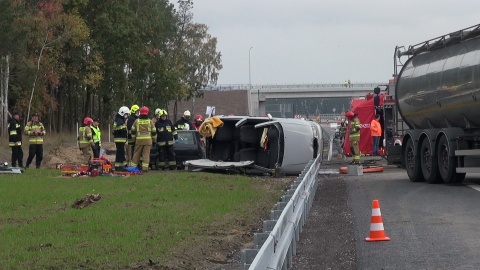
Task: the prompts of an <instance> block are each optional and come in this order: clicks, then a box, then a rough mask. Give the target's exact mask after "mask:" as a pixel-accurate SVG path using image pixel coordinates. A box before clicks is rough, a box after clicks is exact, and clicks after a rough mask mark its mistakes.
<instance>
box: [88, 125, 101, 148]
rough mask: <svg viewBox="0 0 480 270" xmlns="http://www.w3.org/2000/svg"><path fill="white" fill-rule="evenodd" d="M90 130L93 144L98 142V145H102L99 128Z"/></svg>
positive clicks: (93, 127)
mask: <svg viewBox="0 0 480 270" xmlns="http://www.w3.org/2000/svg"><path fill="white" fill-rule="evenodd" d="M90 128H91V129H92V139H93V142H94V143H97V142H98V145H99V146H101V145H102V132H101V131H100V127H95V126H91V127H90Z"/></svg>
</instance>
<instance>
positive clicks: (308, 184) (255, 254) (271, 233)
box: [241, 155, 322, 270]
mask: <svg viewBox="0 0 480 270" xmlns="http://www.w3.org/2000/svg"><path fill="white" fill-rule="evenodd" d="M321 160H322V155H318V157H317V158H316V159H315V160H311V161H310V162H309V163H308V164H307V166H305V169H304V170H303V171H302V173H301V174H300V175H299V176H298V177H297V179H296V180H295V181H294V182H293V184H292V186H291V188H290V189H289V190H288V191H287V193H286V194H285V195H284V196H282V200H281V201H280V202H278V203H277V205H276V206H275V209H274V210H272V211H271V213H270V214H271V216H270V218H271V220H265V221H264V222H263V233H256V234H254V248H253V249H244V250H242V254H241V262H242V269H243V270H246V269H249V270H266V269H288V268H289V267H291V266H292V264H293V256H294V255H295V254H296V253H297V251H296V243H297V241H298V240H299V239H300V233H301V231H302V227H303V225H304V224H305V221H306V219H307V213H308V211H309V210H310V208H311V207H312V204H313V199H314V197H315V192H316V190H317V186H318V181H317V178H316V176H317V175H318V171H319V169H320V161H321Z"/></svg>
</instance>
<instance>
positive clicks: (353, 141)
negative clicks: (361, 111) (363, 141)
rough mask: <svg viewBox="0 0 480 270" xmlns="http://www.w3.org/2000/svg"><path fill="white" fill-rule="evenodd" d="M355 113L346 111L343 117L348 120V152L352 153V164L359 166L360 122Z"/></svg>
mask: <svg viewBox="0 0 480 270" xmlns="http://www.w3.org/2000/svg"><path fill="white" fill-rule="evenodd" d="M357 115H358V114H357V113H354V112H352V111H348V112H347V113H346V114H345V116H346V117H348V118H349V119H350V120H349V128H348V132H349V138H350V150H351V151H352V156H353V160H352V164H360V129H361V126H360V120H359V119H358V117H357Z"/></svg>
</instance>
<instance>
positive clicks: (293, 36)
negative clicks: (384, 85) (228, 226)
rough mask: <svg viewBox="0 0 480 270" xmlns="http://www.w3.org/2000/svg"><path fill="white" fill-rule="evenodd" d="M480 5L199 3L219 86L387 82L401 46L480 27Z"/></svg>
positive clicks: (467, 1) (330, 0) (466, 0)
mask: <svg viewBox="0 0 480 270" xmlns="http://www.w3.org/2000/svg"><path fill="white" fill-rule="evenodd" d="M479 12H480V0H461V1H453V2H452V1H448V2H444V1H439V0H402V1H390V0H362V1H356V0H351V1H345V0H194V7H193V13H194V19H193V20H194V22H196V23H203V24H206V25H207V26H208V27H209V33H210V34H211V35H212V36H213V37H216V38H217V39H218V44H217V50H218V51H219V52H221V54H222V64H223V69H221V70H220V75H219V79H218V84H248V82H249V49H250V47H253V48H252V49H251V51H250V73H251V82H252V84H253V85H255V84H303V83H341V82H343V81H345V80H347V79H350V80H351V81H352V83H355V82H387V81H388V79H389V78H391V75H392V73H393V54H394V50H395V46H396V45H399V46H408V45H414V44H417V43H420V42H423V41H426V40H429V39H432V38H435V37H438V36H441V35H444V34H447V33H450V32H454V31H457V30H460V29H463V28H467V27H470V26H473V25H476V24H480V16H479V14H480V13H479Z"/></svg>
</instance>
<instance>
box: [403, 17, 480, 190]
mask: <svg viewBox="0 0 480 270" xmlns="http://www.w3.org/2000/svg"><path fill="white" fill-rule="evenodd" d="M479 50H480V24H479V25H475V26H472V27H469V28H465V29H462V30H459V31H456V32H453V33H450V34H446V35H443V36H440V37H437V38H434V39H430V40H427V41H425V42H422V43H419V44H416V45H412V46H408V48H405V47H403V46H402V47H398V46H397V47H396V48H395V56H396V57H395V61H394V76H395V78H396V83H395V103H396V108H397V109H398V111H399V113H400V114H401V117H402V119H403V121H404V122H405V124H406V125H407V126H408V127H409V129H408V130H406V131H405V134H404V136H403V141H402V148H401V162H402V167H404V168H405V169H406V171H407V174H408V177H409V178H410V180H411V181H413V182H418V181H426V182H428V183H437V182H444V183H459V182H462V181H463V179H464V178H465V174H466V173H479V172H480V166H479V165H478V158H479V157H480V101H478V100H477V99H478V97H480V76H479V70H480V54H479V53H478V51H479ZM402 57H406V58H407V59H406V60H405V59H402V60H400V59H401V58H402ZM397 59H398V62H397ZM402 62H403V63H404V64H402V65H400V64H398V63H402ZM399 67H401V69H400V71H399V72H397V69H398V68H399Z"/></svg>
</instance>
